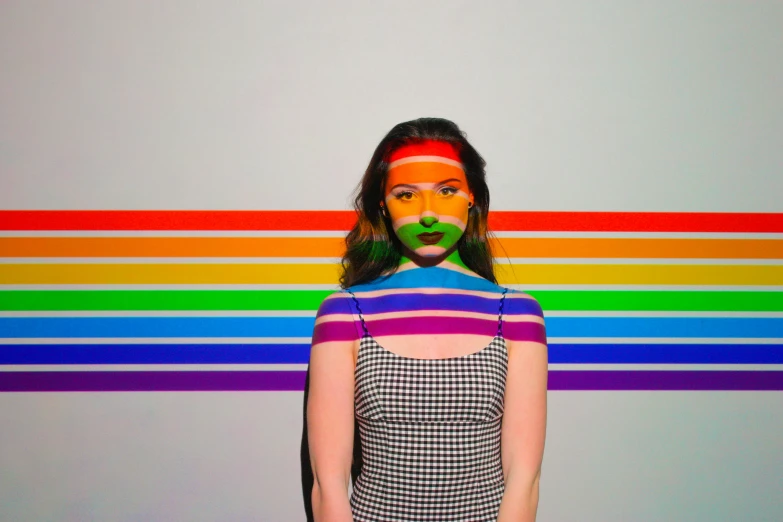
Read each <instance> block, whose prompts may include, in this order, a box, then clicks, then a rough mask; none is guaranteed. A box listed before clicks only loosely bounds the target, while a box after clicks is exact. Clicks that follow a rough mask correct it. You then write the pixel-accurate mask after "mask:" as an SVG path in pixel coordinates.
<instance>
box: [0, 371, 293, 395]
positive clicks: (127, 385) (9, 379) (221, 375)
mask: <svg viewBox="0 0 783 522" xmlns="http://www.w3.org/2000/svg"><path fill="white" fill-rule="evenodd" d="M305 373H306V372H296V371H291V372H271V371H270V372H264V371H235V372H226V371H215V372H210V371H204V372H201V371H192V372H176V371H175V372H165V371H162V372H101V371H96V372H0V392H99V391H100V392H108V391H116V392H141V391H301V390H303V389H304V382H305Z"/></svg>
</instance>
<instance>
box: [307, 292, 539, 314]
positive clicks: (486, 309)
mask: <svg viewBox="0 0 783 522" xmlns="http://www.w3.org/2000/svg"><path fill="white" fill-rule="evenodd" d="M416 290H417V291H412V292H411V293H409V294H392V295H381V296H377V297H367V296H362V295H361V294H359V295H357V296H356V299H357V301H359V306H360V307H361V309H362V312H363V313H364V314H382V313H389V312H407V311H411V310H454V311H462V310H470V311H471V312H476V313H483V314H490V315H497V314H498V313H500V300H501V298H500V294H497V295H492V297H479V296H473V295H456V296H455V295H448V294H446V295H444V294H435V295H433V294H421V293H418V290H420V289H416ZM353 310H355V305H354V304H353V302H352V299H351V296H350V294H347V293H346V294H345V297H334V298H331V299H327V300H325V301H324V302H323V304H322V305H321V307H320V308H319V310H318V313H319V314H320V315H328V314H346V313H351V312H352V311H353ZM503 310H504V313H505V314H507V315H509V314H533V315H541V306H540V305H539V304H538V302H537V301H536V300H534V299H519V298H515V299H505V301H504V305H503Z"/></svg>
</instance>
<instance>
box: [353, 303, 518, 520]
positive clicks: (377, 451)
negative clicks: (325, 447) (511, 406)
mask: <svg viewBox="0 0 783 522" xmlns="http://www.w3.org/2000/svg"><path fill="white" fill-rule="evenodd" d="M349 293H350V291H349ZM351 296H352V297H353V300H354V303H355V305H356V310H357V312H358V314H359V317H360V319H361V323H362V328H363V330H364V335H363V336H362V338H361V341H360V345H359V354H358V358H357V362H356V369H355V414H356V418H357V420H358V424H359V432H360V436H361V442H362V460H363V466H362V471H361V474H360V475H359V477H358V479H357V481H356V483H355V484H354V487H353V493H352V495H351V509H352V512H353V519H354V520H355V521H356V522H397V521H409V522H427V521H435V520H437V521H443V522H446V521H449V522H482V521H495V520H496V519H497V516H498V510H499V508H500V501H501V499H502V497H503V491H504V481H503V468H502V464H501V459H500V431H501V421H502V416H503V397H504V393H505V384H506V372H507V367H508V352H507V351H506V343H505V340H504V338H503V334H502V326H503V302H504V299H505V296H506V290H504V292H503V295H502V297H501V299H500V306H499V312H498V331H497V334H496V335H495V337H494V338H493V339H492V341H490V343H489V344H488V345H487V346H485V347H484V348H482V349H481V350H479V351H478V352H475V353H472V354H468V355H464V356H458V357H450V358H447V359H416V358H410V357H403V356H400V355H397V354H395V353H392V352H390V351H388V350H386V349H385V348H383V347H382V346H381V345H380V344H378V342H376V341H375V339H373V337H372V336H371V335H370V333H369V331H368V330H367V325H366V324H365V322H364V317H363V316H362V314H361V308H360V307H359V301H358V300H357V299H356V296H355V295H354V294H353V293H351Z"/></svg>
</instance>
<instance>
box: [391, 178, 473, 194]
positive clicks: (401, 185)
mask: <svg viewBox="0 0 783 522" xmlns="http://www.w3.org/2000/svg"><path fill="white" fill-rule="evenodd" d="M452 181H456V182H457V183H460V181H461V180H459V179H457V178H449V179H444V180H443V181H438V182H437V183H434V185H435V186H440V185H444V184H446V183H450V182H452ZM399 187H404V188H412V189H415V188H416V185H411V184H409V183H397V184H396V185H394V186H393V187H392V188H390V189H389V190H390V191H391V190H394V189H396V188H399Z"/></svg>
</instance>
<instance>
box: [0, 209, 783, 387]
mask: <svg viewBox="0 0 783 522" xmlns="http://www.w3.org/2000/svg"><path fill="white" fill-rule="evenodd" d="M353 220H354V215H353V213H352V212H343V211H0V261H1V262H0V391H9V392H10V391H13V392H19V391H26V392H36V391H38V392H41V391H196V390H205V391H218V390H248V391H265V390H268V391H283V390H292V391H298V390H301V389H302V388H303V385H304V375H305V369H306V364H307V360H308V356H309V342H310V335H311V334H312V329H313V323H314V318H315V311H316V309H317V308H318V305H319V304H320V302H321V301H322V300H323V299H324V298H325V297H326V296H327V295H329V294H330V293H331V292H332V291H333V290H334V289H336V281H337V276H338V270H337V267H336V263H335V262H336V261H337V259H338V258H339V257H340V255H341V253H342V248H343V243H342V237H343V235H344V234H345V232H346V231H347V230H348V229H349V228H350V226H351V225H352V224H353ZM490 227H491V228H492V229H493V230H494V231H496V233H498V236H499V240H498V243H499V244H498V245H496V246H497V247H498V248H497V249H496V252H497V253H498V254H500V255H499V262H500V265H499V267H498V275H499V278H500V282H501V284H504V285H509V286H512V287H514V288H517V289H520V290H525V291H527V292H529V293H530V294H532V295H533V296H535V297H536V298H537V299H538V300H539V302H540V303H541V305H542V307H543V308H544V311H545V315H546V321H547V332H548V336H549V343H550V348H549V356H550V374H549V387H550V389H552V390H783V214H754V213H746V214H741V213H626V212H492V213H491V214H490ZM506 257H507V258H510V262H509V260H508V259H506Z"/></svg>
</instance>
